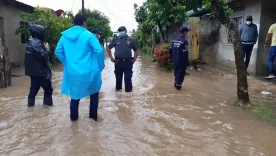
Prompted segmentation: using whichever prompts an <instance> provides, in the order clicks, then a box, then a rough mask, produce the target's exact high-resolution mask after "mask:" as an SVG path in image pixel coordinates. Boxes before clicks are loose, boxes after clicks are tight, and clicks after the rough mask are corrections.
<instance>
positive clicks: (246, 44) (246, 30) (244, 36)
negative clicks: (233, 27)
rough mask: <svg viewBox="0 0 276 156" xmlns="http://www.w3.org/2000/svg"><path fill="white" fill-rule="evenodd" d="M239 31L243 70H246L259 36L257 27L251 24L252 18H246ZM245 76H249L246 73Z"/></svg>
mask: <svg viewBox="0 0 276 156" xmlns="http://www.w3.org/2000/svg"><path fill="white" fill-rule="evenodd" d="M239 31H240V35H241V41H242V51H243V57H244V58H245V69H246V70H247V68H248V65H249V63H250V57H251V54H252V50H253V47H254V45H255V44H256V42H257V39H258V36H259V34H258V28H257V25H256V24H254V23H253V18H252V16H247V17H246V23H245V24H242V25H241V26H240V28H239ZM247 75H249V73H248V72H247Z"/></svg>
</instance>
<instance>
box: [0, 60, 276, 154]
mask: <svg viewBox="0 0 276 156" xmlns="http://www.w3.org/2000/svg"><path fill="white" fill-rule="evenodd" d="M205 68H206V69H203V70H202V71H201V72H193V71H191V72H190V73H191V75H190V76H187V77H186V79H185V82H184V86H183V88H184V89H183V90H182V91H177V90H175V89H174V88H173V83H174V82H173V79H174V78H173V73H169V72H165V71H162V70H161V69H160V68H159V67H158V66H157V64H155V63H152V62H151V61H150V59H149V58H148V57H147V56H141V57H140V58H139V60H138V61H137V62H136V63H135V65H134V75H133V85H134V90H133V92H132V93H125V92H115V76H114V65H113V63H111V62H110V60H106V65H105V69H104V71H103V86H102V89H101V93H100V104H99V115H100V118H101V121H99V122H97V123H96V122H94V121H93V120H92V119H89V114H88V112H89V110H88V108H89V98H87V99H83V100H81V104H80V113H79V115H80V119H79V120H78V121H77V122H71V120H70V117H69V100H70V99H69V98H68V97H66V96H64V95H61V94H60V85H61V78H62V68H58V69H56V70H55V71H54V72H53V73H54V75H53V86H54V88H55V90H54V95H53V98H54V106H53V107H51V108H49V107H46V106H43V105H42V100H43V92H42V90H40V93H39V95H38V96H37V101H36V105H35V107H34V108H28V107H27V103H26V98H27V93H28V89H29V79H28V77H16V78H13V82H12V85H13V87H10V88H8V89H1V90H0V95H1V96H0V155H3V156H21V155H28V156H77V155H78V156H91V155H93V156H228V155H229V156H274V155H275V153H276V148H275V145H276V128H275V127H274V126H270V125H268V124H266V123H265V122H264V121H263V120H260V119H258V118H257V117H255V116H253V115H252V114H251V113H250V112H249V110H243V109H240V108H235V107H233V106H232V105H231V101H232V100H233V99H234V97H235V95H236V81H235V75H233V74H230V73H227V72H223V71H219V70H217V69H214V68H212V67H210V68H208V67H207V65H206V67H205ZM256 81H258V80H254V79H252V78H251V79H249V83H250V95H251V99H252V98H264V97H261V95H260V91H262V90H261V89H262V88H261V87H263V88H265V89H266V91H270V92H273V95H271V96H270V97H268V98H265V99H266V100H273V99H276V96H275V95H276V91H275V85H274V86H269V85H268V84H266V83H262V82H260V83H262V86H261V87H260V86H258V85H256ZM258 82H259V81H258Z"/></svg>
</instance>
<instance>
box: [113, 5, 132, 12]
mask: <svg viewBox="0 0 276 156" xmlns="http://www.w3.org/2000/svg"><path fill="white" fill-rule="evenodd" d="M111 6H114V7H116V8H117V9H119V10H121V11H124V12H125V13H128V14H132V13H130V12H128V11H126V10H124V9H121V8H119V7H118V6H116V5H111Z"/></svg>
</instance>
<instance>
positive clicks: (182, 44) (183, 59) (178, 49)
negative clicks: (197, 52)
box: [169, 25, 190, 90]
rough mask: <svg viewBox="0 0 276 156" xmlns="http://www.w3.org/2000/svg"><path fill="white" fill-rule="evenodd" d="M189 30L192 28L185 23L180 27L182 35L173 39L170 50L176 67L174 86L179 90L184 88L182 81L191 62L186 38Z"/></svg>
mask: <svg viewBox="0 0 276 156" xmlns="http://www.w3.org/2000/svg"><path fill="white" fill-rule="evenodd" d="M189 31H190V29H189V28H188V27H186V26H185V25H183V26H182V27H181V28H180V32H181V36H179V37H177V38H176V39H175V40H173V42H172V44H171V46H170V50H169V52H170V55H171V57H172V62H173V67H174V76H175V81H174V87H175V88H176V89H178V90H181V88H182V83H183V81H184V78H185V75H186V67H187V65H188V62H189V60H188V59H189V58H188V56H189V53H188V41H187V40H186V36H187V34H188V32H189Z"/></svg>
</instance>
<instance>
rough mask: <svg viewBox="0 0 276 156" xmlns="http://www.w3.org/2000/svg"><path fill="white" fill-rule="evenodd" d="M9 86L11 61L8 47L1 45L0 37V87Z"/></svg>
mask: <svg viewBox="0 0 276 156" xmlns="http://www.w3.org/2000/svg"><path fill="white" fill-rule="evenodd" d="M9 86H11V63H10V58H9V52H8V49H7V48H5V47H4V46H2V42H1V38H0V88H7V87H9Z"/></svg>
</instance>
